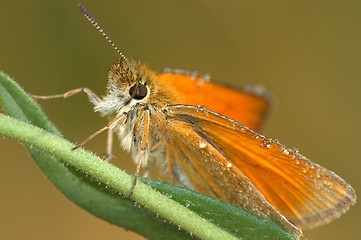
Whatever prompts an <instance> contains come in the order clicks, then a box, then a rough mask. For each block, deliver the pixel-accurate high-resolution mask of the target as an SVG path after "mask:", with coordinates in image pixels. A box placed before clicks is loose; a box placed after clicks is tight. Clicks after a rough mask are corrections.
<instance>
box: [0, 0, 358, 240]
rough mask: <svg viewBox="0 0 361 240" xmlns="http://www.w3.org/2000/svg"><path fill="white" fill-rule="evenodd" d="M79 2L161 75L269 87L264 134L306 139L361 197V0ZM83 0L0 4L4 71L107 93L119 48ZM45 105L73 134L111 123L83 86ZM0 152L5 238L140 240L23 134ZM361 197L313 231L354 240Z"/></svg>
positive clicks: (98, 148)
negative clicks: (100, 211)
mask: <svg viewBox="0 0 361 240" xmlns="http://www.w3.org/2000/svg"><path fill="white" fill-rule="evenodd" d="M80 2H81V3H82V4H83V5H84V6H85V7H86V8H87V9H88V10H89V11H90V12H91V13H92V15H93V16H94V17H95V18H96V19H97V20H98V22H99V23H100V25H101V26H102V27H103V28H104V30H105V31H106V32H107V33H108V34H109V36H110V37H111V38H112V39H113V41H114V42H115V43H116V45H117V46H118V47H119V48H120V49H121V50H122V51H123V52H124V54H125V55H126V56H127V57H128V58H135V59H139V60H142V61H143V62H147V63H149V64H150V65H151V66H152V67H153V68H154V69H155V70H157V71H163V69H164V67H171V68H183V69H187V70H197V71H198V72H199V73H201V74H203V73H209V74H210V75H211V79H212V81H217V82H222V83H226V84H232V85H235V86H242V85H244V84H259V83H262V84H264V85H265V86H266V87H267V88H268V89H269V90H271V91H272V92H273V93H274V95H275V97H276V99H277V104H276V105H275V108H274V111H273V114H272V117H271V118H270V121H269V125H268V128H267V129H266V132H265V134H266V135H267V136H269V137H272V138H278V139H280V141H281V142H282V143H284V144H286V145H287V146H289V147H293V146H297V147H298V148H299V149H300V152H301V153H302V154H303V155H305V156H307V157H309V158H310V159H311V160H313V161H315V162H317V163H319V164H320V165H322V166H324V167H326V168H328V169H330V170H333V171H335V172H336V173H337V174H339V175H340V176H341V177H343V178H344V179H346V180H347V181H348V182H349V183H350V184H351V185H352V186H353V187H354V188H355V189H356V192H357V193H359V194H360V191H361V187H360V182H361V181H360V180H361V177H360V169H361V168H360V166H361V161H360V160H361V147H360V144H361V140H360V139H361V138H360V136H361V124H360V123H361V108H360V103H361V97H360V96H361V94H360V90H361V14H360V12H361V2H360V1H357V0H355V1H347V0H344V1H316V0H313V1H302V2H297V1H289V0H279V1H210V0H208V1H190V0H187V1H184V0H182V1H139V0H138V1H128V0H124V1H80ZM77 3H78V2H76V1H72V0H64V1H10V0H9V1H4V0H0V9H1V14H0V27H1V28H0V29H1V37H0V56H1V57H0V69H2V70H3V71H4V72H5V73H7V74H9V75H11V76H12V77H13V78H14V79H15V80H16V81H17V82H19V83H20V84H21V85H22V86H23V87H24V88H25V89H26V90H27V91H28V92H30V93H32V94H39V95H49V94H56V93H63V92H65V91H67V90H70V89H74V88H78V87H82V86H87V87H89V88H91V89H92V90H94V91H95V92H96V93H97V94H99V95H102V94H103V93H104V90H105V86H106V73H107V70H108V67H109V66H110V64H111V63H112V62H113V61H115V60H116V59H117V58H118V55H117V53H116V52H115V51H114V50H113V49H112V48H111V47H110V45H109V44H108V43H107V42H106V41H105V40H104V39H103V38H102V36H101V35H100V34H99V33H98V32H97V31H96V30H95V29H94V28H93V27H92V26H91V25H90V23H89V22H88V21H87V20H86V19H85V18H84V17H83V16H82V15H81V14H80V13H79V11H78V9H77V7H76V4H77ZM41 105H42V106H43V108H44V110H45V111H46V112H47V113H48V116H49V117H50V119H52V120H53V121H54V122H55V124H56V125H57V126H58V127H59V128H60V129H61V131H62V132H63V133H64V135H65V136H66V137H67V138H68V139H70V140H72V141H74V142H80V141H82V140H83V139H85V138H86V137H88V136H89V135H90V134H91V133H93V132H94V131H95V130H98V129H99V128H101V127H103V126H104V125H105V124H106V119H104V118H101V117H100V116H99V115H98V114H96V113H93V111H92V106H91V104H90V103H89V102H88V101H87V98H86V96H85V94H83V95H82V94H79V96H74V97H72V98H70V99H66V100H61V99H59V100H48V101H41ZM105 143H106V134H102V135H100V136H98V137H96V138H95V139H94V140H92V141H91V142H89V143H88V144H87V145H86V148H88V149H91V150H92V151H94V152H96V153H98V154H99V155H101V154H103V153H105ZM116 144H117V143H116ZM0 152H1V153H2V154H1V155H2V158H1V161H0V187H1V198H0V199H1V200H0V212H1V217H0V229H1V231H0V238H1V239H24V238H26V239H48V238H51V239H89V240H90V239H99V238H107V239H141V237H140V236H137V235H136V234H134V233H131V232H129V231H124V230H122V229H121V228H118V227H116V226H113V225H110V224H108V223H107V222H104V221H103V220H100V219H97V218H96V217H93V216H92V215H90V214H88V213H87V212H85V211H84V210H82V209H80V208H79V207H77V206H76V205H74V204H73V203H71V202H70V201H68V200H67V199H66V198H65V197H64V196H63V195H62V194H61V193H60V192H58V191H57V190H56V189H55V187H54V186H53V185H52V184H51V183H50V182H49V181H48V180H47V179H46V178H45V177H44V175H43V174H42V173H41V171H40V170H39V169H38V167H37V166H36V165H35V164H34V162H33V161H32V159H31V158H30V157H29V154H28V153H27V152H26V150H25V149H24V148H23V147H22V146H21V145H20V144H18V143H17V142H16V141H13V140H9V139H3V138H1V139H0ZM115 154H116V155H117V156H118V158H117V159H115V160H114V161H113V162H112V163H114V164H116V165H118V166H120V167H122V168H125V169H127V170H128V171H130V172H134V169H135V167H134V165H133V164H132V162H131V160H130V157H129V155H128V154H126V153H123V152H122V151H121V150H120V148H119V147H116V148H115ZM358 205H359V204H358ZM358 205H356V206H354V207H352V208H351V210H350V211H349V212H347V213H346V214H345V215H343V216H342V217H341V218H340V219H337V220H335V221H333V222H332V223H331V224H329V225H326V226H323V227H319V228H317V229H314V230H309V231H305V235H306V237H307V238H308V239H329V240H331V239H355V238H356V236H359V229H358V227H357V226H358V225H359V223H360V222H361V218H360V213H361V209H360V207H359V206H358ZM357 222H358V224H357Z"/></svg>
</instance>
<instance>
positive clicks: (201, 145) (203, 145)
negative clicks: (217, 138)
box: [198, 141, 208, 148]
mask: <svg viewBox="0 0 361 240" xmlns="http://www.w3.org/2000/svg"><path fill="white" fill-rule="evenodd" d="M207 145H208V144H207V142H203V141H200V142H199V143H198V147H200V148H205V147H207Z"/></svg>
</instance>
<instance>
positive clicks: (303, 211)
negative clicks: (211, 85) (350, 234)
mask: <svg viewBox="0 0 361 240" xmlns="http://www.w3.org/2000/svg"><path fill="white" fill-rule="evenodd" d="M167 115H168V119H167V125H166V130H167V132H168V135H167V136H168V139H169V140H168V145H167V149H169V148H171V145H169V144H176V146H177V148H178V146H181V147H180V148H179V149H181V150H174V151H180V152H178V153H176V152H168V158H169V159H173V160H172V161H173V165H178V166H180V168H181V170H182V171H183V173H184V175H185V177H187V178H188V179H189V181H190V182H191V183H192V185H193V186H194V188H196V189H197V190H199V191H201V192H203V193H206V194H209V195H214V196H217V197H219V198H221V199H223V200H224V201H227V202H231V203H234V204H237V205H240V206H243V207H245V208H246V209H249V210H251V211H253V212H255V213H257V214H259V215H261V216H262V215H276V214H275V213H274V212H273V210H272V207H270V205H271V206H274V207H275V208H276V209H277V210H278V211H279V212H281V213H282V214H283V215H284V216H285V217H286V218H287V219H289V220H290V221H291V222H293V223H295V224H296V225H297V226H298V227H300V228H312V227H316V226H318V225H321V224H324V223H327V222H329V221H331V220H332V219H334V218H337V217H338V216H340V215H341V214H342V213H344V212H345V211H346V210H347V209H349V207H350V206H351V205H352V204H353V203H354V202H355V198H356V197H355V193H354V190H353V189H352V187H351V186H350V185H348V184H347V183H346V182H345V181H344V180H343V179H341V178H340V177H338V176H337V175H336V174H334V173H333V172H331V171H329V170H327V169H325V168H323V167H321V166H319V165H317V164H315V163H313V162H311V161H309V160H308V159H306V158H305V157H303V156H302V155H300V154H299V153H297V152H296V151H292V150H290V149H288V148H286V147H285V146H283V145H281V144H280V143H279V142H278V141H275V140H271V139H268V138H266V137H264V136H262V135H260V134H258V133H256V132H254V131H252V130H250V129H248V128H246V127H244V126H243V125H241V124H239V123H237V122H235V121H233V120H231V119H228V118H226V117H224V116H221V115H219V114H217V113H214V112H211V111H208V110H206V109H202V108H197V107H193V106H184V105H173V106H169V107H168V108H167ZM182 149H185V150H182ZM179 156H182V157H179ZM189 166H190V167H189ZM189 169H191V170H189ZM273 217H274V216H273ZM281 222H282V219H281Z"/></svg>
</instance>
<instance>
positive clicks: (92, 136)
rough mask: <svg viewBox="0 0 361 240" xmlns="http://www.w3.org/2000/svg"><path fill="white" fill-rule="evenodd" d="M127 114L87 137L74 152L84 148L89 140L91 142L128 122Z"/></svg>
mask: <svg viewBox="0 0 361 240" xmlns="http://www.w3.org/2000/svg"><path fill="white" fill-rule="evenodd" d="M126 116H127V114H126V113H123V114H121V115H119V116H118V117H116V118H114V119H113V120H112V121H110V122H109V123H108V124H107V125H106V126H105V127H103V128H101V129H99V130H98V131H96V132H95V133H93V134H92V135H90V136H89V137H87V138H86V139H85V140H84V141H82V142H81V143H80V144H78V145H76V146H75V147H74V148H73V149H72V150H75V149H77V148H80V147H82V146H83V145H84V144H85V143H87V142H88V141H89V140H91V139H92V138H94V137H95V136H96V135H98V134H99V133H102V132H104V131H105V130H109V131H112V128H113V127H114V126H115V125H117V124H123V123H124V122H125V120H126Z"/></svg>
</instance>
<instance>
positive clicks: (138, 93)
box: [129, 83, 148, 100]
mask: <svg viewBox="0 0 361 240" xmlns="http://www.w3.org/2000/svg"><path fill="white" fill-rule="evenodd" d="M147 93H148V89H147V87H146V86H145V85H144V84H141V83H136V84H134V86H133V87H131V88H130V89H129V94H130V96H131V97H132V98H134V99H136V100H141V99H143V98H144V97H145V96H147Z"/></svg>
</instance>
